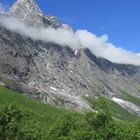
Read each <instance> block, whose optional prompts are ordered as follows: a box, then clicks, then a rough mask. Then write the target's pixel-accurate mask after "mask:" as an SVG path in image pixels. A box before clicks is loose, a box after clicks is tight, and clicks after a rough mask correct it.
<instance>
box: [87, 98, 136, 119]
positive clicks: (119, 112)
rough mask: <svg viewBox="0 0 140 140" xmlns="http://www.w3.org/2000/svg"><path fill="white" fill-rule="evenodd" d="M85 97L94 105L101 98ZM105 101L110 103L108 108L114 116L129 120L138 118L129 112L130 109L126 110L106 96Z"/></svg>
mask: <svg viewBox="0 0 140 140" xmlns="http://www.w3.org/2000/svg"><path fill="white" fill-rule="evenodd" d="M85 99H86V100H87V101H88V102H89V103H90V104H91V105H92V107H94V106H96V104H98V103H99V102H98V100H99V98H97V99H95V98H93V97H85ZM104 99H105V101H106V102H107V104H108V109H109V110H110V112H111V114H112V116H113V117H114V118H117V119H120V120H125V121H126V120H127V121H135V120H136V119H138V117H137V116H135V115H133V114H131V113H129V112H128V111H126V110H125V109H123V108H122V107H120V106H119V105H118V104H116V103H115V102H113V101H111V100H108V99H106V98H104ZM100 109H101V110H103V108H102V107H101V108H100Z"/></svg>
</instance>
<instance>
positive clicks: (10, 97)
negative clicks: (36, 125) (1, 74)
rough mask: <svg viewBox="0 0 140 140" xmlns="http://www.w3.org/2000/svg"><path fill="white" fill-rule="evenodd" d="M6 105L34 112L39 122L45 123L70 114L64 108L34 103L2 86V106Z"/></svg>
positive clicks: (0, 90)
mask: <svg viewBox="0 0 140 140" xmlns="http://www.w3.org/2000/svg"><path fill="white" fill-rule="evenodd" d="M5 103H6V104H16V105H17V106H18V107H20V108H21V109H23V110H26V111H29V112H32V113H33V114H34V115H35V116H36V117H37V119H38V120H40V121H44V122H49V121H53V120H55V119H56V118H57V117H59V116H60V115H62V114H64V113H67V112H70V111H68V110H66V109H64V108H57V107H54V106H51V105H46V104H43V103H41V102H39V101H34V100H32V99H30V98H28V97H26V96H23V95H22V94H19V93H17V92H15V91H12V90H10V89H7V88H6V87H4V86H0V105H3V104H5Z"/></svg>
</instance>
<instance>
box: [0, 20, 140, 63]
mask: <svg viewBox="0 0 140 140" xmlns="http://www.w3.org/2000/svg"><path fill="white" fill-rule="evenodd" d="M0 23H1V24H2V25H3V26H5V27H6V28H8V29H10V30H12V31H15V32H18V33H20V34H24V35H26V36H29V37H31V38H33V39H34V40H43V41H46V42H54V43H57V44H59V45H63V46H65V45H67V46H70V47H71V48H72V49H74V50H76V49H78V48H89V49H90V50H91V52H92V53H93V54H95V55H96V56H98V57H104V58H106V59H108V60H110V61H112V62H116V63H125V64H134V65H140V54H135V53H133V52H130V51H127V50H124V49H122V48H118V47H116V46H115V45H113V44H112V43H110V42H109V41H108V36H107V35H102V36H100V37H97V36H96V35H95V34H93V33H90V32H88V31H87V30H77V31H76V32H73V31H71V30H66V29H57V30H55V29H53V28H47V29H37V28H32V27H27V26H26V25H25V24H23V23H21V22H20V21H18V20H17V19H15V18H1V19H0Z"/></svg>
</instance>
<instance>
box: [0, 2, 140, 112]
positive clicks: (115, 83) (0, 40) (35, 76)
mask: <svg viewBox="0 0 140 140" xmlns="http://www.w3.org/2000/svg"><path fill="white" fill-rule="evenodd" d="M33 11H35V12H33ZM9 15H10V16H11V15H12V16H16V17H18V18H20V19H22V20H23V21H24V22H25V23H27V24H28V25H34V26H35V27H39V28H41V27H43V28H44V27H48V26H52V27H54V28H56V27H57V28H61V25H63V24H62V23H60V24H59V25H58V23H57V22H56V21H55V20H54V22H53V23H51V22H52V21H50V19H49V18H48V16H45V15H44V14H43V13H42V12H41V11H40V9H39V8H38V6H37V5H36V3H35V1H34V0H18V1H17V2H16V3H15V4H14V5H13V6H12V8H11V10H10V13H9ZM31 17H33V18H31ZM43 18H45V19H46V20H49V22H50V23H49V24H46V22H44V21H43V20H42V19H43ZM34 20H37V22H34ZM0 81H1V82H3V83H5V84H6V85H7V86H8V87H10V88H13V89H15V90H19V91H22V92H23V93H24V94H25V95H27V96H29V97H31V98H33V99H36V100H41V101H42V102H44V103H50V104H55V105H59V106H65V107H67V108H72V109H75V110H79V111H81V110H83V109H86V108H90V107H89V105H88V103H87V102H86V101H85V100H84V99H82V97H83V96H95V95H96V96H97V95H101V96H106V97H108V98H110V99H112V97H113V96H115V97H119V98H121V97H122V91H125V92H128V93H129V94H131V95H132V96H136V97H138V98H140V94H139V93H140V86H139V83H140V67H137V66H133V65H124V64H114V63H112V62H110V61H108V60H106V59H104V58H98V57H96V56H95V55H94V54H92V53H91V52H90V51H89V50H88V49H79V50H77V53H75V52H74V51H73V50H72V49H71V48H70V47H68V46H60V45H57V44H54V43H50V42H48V43H45V42H43V41H40V40H38V41H34V40H33V39H31V38H28V37H26V36H23V35H20V34H17V33H15V32H11V31H9V30H7V29H6V28H5V27H3V26H1V25H0Z"/></svg>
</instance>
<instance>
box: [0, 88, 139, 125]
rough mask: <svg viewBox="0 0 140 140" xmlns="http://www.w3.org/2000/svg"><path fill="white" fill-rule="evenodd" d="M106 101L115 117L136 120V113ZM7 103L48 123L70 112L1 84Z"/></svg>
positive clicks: (1, 98)
mask: <svg viewBox="0 0 140 140" xmlns="http://www.w3.org/2000/svg"><path fill="white" fill-rule="evenodd" d="M86 99H87V100H88V102H90V103H91V104H92V106H95V102H96V100H97V99H96V100H95V99H94V98H92V97H90V98H89V97H86ZM106 101H107V103H108V107H109V110H110V111H111V113H112V115H113V117H115V118H118V119H121V120H128V121H134V120H136V119H137V117H136V116H135V115H132V114H130V113H129V112H127V111H126V110H125V109H123V108H121V107H120V106H119V105H117V104H116V103H114V102H112V101H110V100H107V99H106ZM5 103H7V104H10V103H16V104H17V105H18V106H19V107H20V108H22V109H24V110H27V111H30V112H32V113H33V114H34V115H35V117H36V118H37V119H38V120H40V121H43V122H48V123H49V122H52V121H54V120H56V118H57V117H59V116H60V115H62V114H65V113H68V112H70V111H69V110H66V109H64V108H57V107H53V106H50V105H46V104H43V103H41V102H38V101H34V100H32V99H29V98H28V97H25V96H23V95H21V94H19V93H17V92H14V91H12V90H10V89H7V88H5V87H4V86H0V105H3V104H5ZM101 109H102V108H101Z"/></svg>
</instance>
